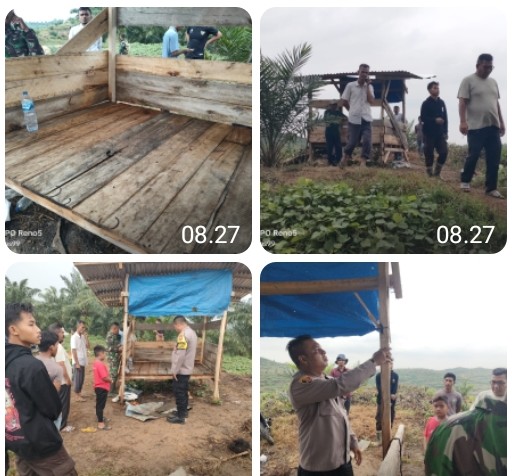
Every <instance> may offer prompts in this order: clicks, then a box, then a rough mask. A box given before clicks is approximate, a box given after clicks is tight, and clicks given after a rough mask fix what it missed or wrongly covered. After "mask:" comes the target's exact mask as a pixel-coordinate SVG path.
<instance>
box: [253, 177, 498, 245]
mask: <svg viewBox="0 0 512 476" xmlns="http://www.w3.org/2000/svg"><path fill="white" fill-rule="evenodd" d="M474 225H478V226H480V227H482V226H484V225H486V226H489V225H495V229H494V231H493V233H492V236H491V238H490V239H489V242H488V243H485V241H486V240H487V238H488V234H489V230H488V229H483V228H482V229H481V234H480V236H478V237H477V238H475V235H476V234H477V231H478V230H476V229H473V230H472V229H471V227H473V226H474ZM441 226H445V227H448V230H449V236H448V237H446V236H445V235H444V234H443V233H441V235H440V239H439V241H438V228H439V227H441ZM453 226H458V227H460V228H461V230H462V233H461V236H454V234H453V233H455V234H456V230H454V232H453V233H452V228H451V227H453ZM261 229H262V230H268V232H267V233H269V235H266V236H269V238H270V239H269V240H265V242H264V246H265V244H266V246H265V247H266V249H267V250H268V251H270V252H276V253H325V254H327V253H347V254H352V253H496V252H498V251H500V250H501V249H502V248H503V247H504V246H505V243H506V220H505V218H504V217H503V218H502V217H500V216H498V215H497V214H496V213H494V212H493V211H491V210H489V209H488V208H487V206H486V205H485V204H483V203H481V202H480V201H479V200H478V199H476V198H474V197H471V196H463V195H461V194H460V193H459V192H458V190H453V189H452V188H449V187H446V186H444V185H443V184H442V183H436V182H435V181H433V180H428V179H426V178H424V177H423V176H418V175H416V174H414V175H413V174H411V175H409V176H408V177H407V179H404V175H402V174H400V175H390V174H387V173H386V171H384V170H381V171H378V170H372V171H369V172H367V173H366V175H365V176H363V177H361V176H358V181H357V182H355V181H352V182H351V179H350V178H347V179H346V180H345V181H344V182H341V183H315V182H313V181H311V180H300V181H299V182H298V183H296V184H294V185H288V186H280V187H274V188H272V187H271V186H270V185H267V184H262V187H261ZM274 230H275V231H285V233H281V235H282V236H279V235H277V236H276V235H274ZM286 231H288V233H286ZM441 231H442V230H441ZM445 238H446V239H447V241H448V242H447V243H446V244H442V243H440V241H445ZM466 239H467V240H468V243H464V241H465V240H466ZM473 239H474V240H475V241H477V240H479V241H481V243H471V240H473ZM452 241H453V242H452Z"/></svg>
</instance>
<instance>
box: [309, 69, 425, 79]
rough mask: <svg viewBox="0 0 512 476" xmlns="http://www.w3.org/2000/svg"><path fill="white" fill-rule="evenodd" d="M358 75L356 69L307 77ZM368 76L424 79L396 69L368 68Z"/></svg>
mask: <svg viewBox="0 0 512 476" xmlns="http://www.w3.org/2000/svg"><path fill="white" fill-rule="evenodd" d="M354 76H355V77H357V76H358V72H357V71H353V72H351V73H327V74H314V75H310V76H309V77H317V78H320V79H323V80H327V79H347V78H350V79H352V78H353V77H354ZM370 76H372V77H375V78H376V79H424V78H423V77H422V76H418V75H417V74H414V73H410V72H409V71H403V70H396V71H372V70H370Z"/></svg>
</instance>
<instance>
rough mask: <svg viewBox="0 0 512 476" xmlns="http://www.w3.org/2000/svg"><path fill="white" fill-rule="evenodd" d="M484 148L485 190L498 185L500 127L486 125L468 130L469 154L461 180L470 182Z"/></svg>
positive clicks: (491, 189)
mask: <svg viewBox="0 0 512 476" xmlns="http://www.w3.org/2000/svg"><path fill="white" fill-rule="evenodd" d="M482 149H484V150H485V165H486V170H485V191H486V192H492V191H493V190H496V188H497V187H498V168H499V166H500V159H501V138H500V130H499V128H498V127H494V126H491V127H484V128H483V129H476V130H472V131H468V156H467V157H466V162H465V163H464V169H463V171H462V173H461V175H460V180H461V182H465V183H470V182H471V179H472V178H473V175H474V174H475V168H476V163H477V162H478V158H479V156H480V152H481V151H482Z"/></svg>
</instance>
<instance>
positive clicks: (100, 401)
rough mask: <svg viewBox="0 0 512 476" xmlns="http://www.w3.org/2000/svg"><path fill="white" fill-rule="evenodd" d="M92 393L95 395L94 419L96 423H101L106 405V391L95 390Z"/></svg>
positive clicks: (101, 389)
mask: <svg viewBox="0 0 512 476" xmlns="http://www.w3.org/2000/svg"><path fill="white" fill-rule="evenodd" d="M94 393H96V418H97V419H98V423H103V410H105V405H106V404H107V397H108V390H105V389H104V388H95V389H94Z"/></svg>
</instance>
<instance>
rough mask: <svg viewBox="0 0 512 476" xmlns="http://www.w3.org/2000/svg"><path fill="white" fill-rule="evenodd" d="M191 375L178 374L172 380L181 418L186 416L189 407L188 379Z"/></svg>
mask: <svg viewBox="0 0 512 476" xmlns="http://www.w3.org/2000/svg"><path fill="white" fill-rule="evenodd" d="M189 380H190V375H177V376H176V380H173V381H172V391H173V392H174V396H175V397H176V409H177V411H178V417H179V418H185V417H186V415H187V408H188V381H189Z"/></svg>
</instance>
